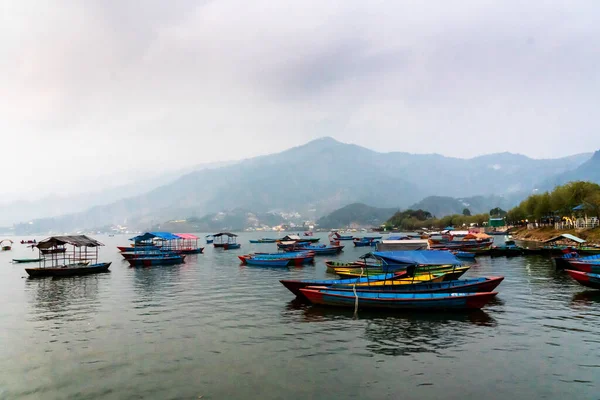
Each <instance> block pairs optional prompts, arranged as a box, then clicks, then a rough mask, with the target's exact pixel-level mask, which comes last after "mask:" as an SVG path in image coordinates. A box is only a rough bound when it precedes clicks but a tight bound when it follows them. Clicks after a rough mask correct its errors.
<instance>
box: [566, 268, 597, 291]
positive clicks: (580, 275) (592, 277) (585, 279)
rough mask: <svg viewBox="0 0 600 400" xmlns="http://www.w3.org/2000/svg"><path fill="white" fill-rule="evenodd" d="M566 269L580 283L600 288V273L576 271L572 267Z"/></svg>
mask: <svg viewBox="0 0 600 400" xmlns="http://www.w3.org/2000/svg"><path fill="white" fill-rule="evenodd" d="M566 271H567V273H568V274H569V275H570V276H571V278H573V279H575V280H576V281H577V283H579V284H580V285H583V286H585V287H589V288H592V289H600V274H594V273H591V272H582V271H574V270H572V269H567V270H566Z"/></svg>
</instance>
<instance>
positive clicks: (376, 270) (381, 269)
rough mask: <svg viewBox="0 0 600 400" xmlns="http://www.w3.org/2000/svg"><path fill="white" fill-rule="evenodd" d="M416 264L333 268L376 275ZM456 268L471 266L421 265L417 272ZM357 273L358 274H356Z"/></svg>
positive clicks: (334, 270) (340, 270)
mask: <svg viewBox="0 0 600 400" xmlns="http://www.w3.org/2000/svg"><path fill="white" fill-rule="evenodd" d="M411 267H414V266H410V265H393V266H391V265H385V266H371V265H368V266H363V267H360V266H353V267H347V268H346V267H332V268H331V270H332V271H333V273H334V274H338V275H340V274H343V275H348V276H351V275H352V276H359V275H360V274H361V272H362V274H363V275H366V274H367V273H368V274H371V275H376V274H385V273H387V272H398V271H406V270H407V269H408V268H411ZM455 268H457V269H458V268H467V269H468V268H469V266H467V267H463V266H462V265H459V266H455V265H420V266H418V268H417V273H421V274H425V273H444V272H450V271H452V270H453V269H455ZM354 274H356V275H354Z"/></svg>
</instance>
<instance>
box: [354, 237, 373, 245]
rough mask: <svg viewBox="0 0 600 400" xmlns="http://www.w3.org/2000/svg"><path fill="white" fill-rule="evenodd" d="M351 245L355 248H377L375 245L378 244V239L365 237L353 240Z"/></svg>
mask: <svg viewBox="0 0 600 400" xmlns="http://www.w3.org/2000/svg"><path fill="white" fill-rule="evenodd" d="M352 243H354V246H355V247H375V246H377V243H379V239H375V238H366V237H364V238H354V241H353V242H352Z"/></svg>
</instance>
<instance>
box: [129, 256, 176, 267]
mask: <svg viewBox="0 0 600 400" xmlns="http://www.w3.org/2000/svg"><path fill="white" fill-rule="evenodd" d="M184 260H185V255H179V254H172V255H156V256H145V257H137V258H130V259H128V260H127V262H128V263H129V265H131V266H132V267H151V266H155V265H176V264H181V263H183V262H184Z"/></svg>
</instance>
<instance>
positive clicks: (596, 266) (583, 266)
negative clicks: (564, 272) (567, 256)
mask: <svg viewBox="0 0 600 400" xmlns="http://www.w3.org/2000/svg"><path fill="white" fill-rule="evenodd" d="M568 263H569V267H568V269H574V270H577V271H581V272H588V273H592V274H600V262H590V261H577V260H569V261H568Z"/></svg>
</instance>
